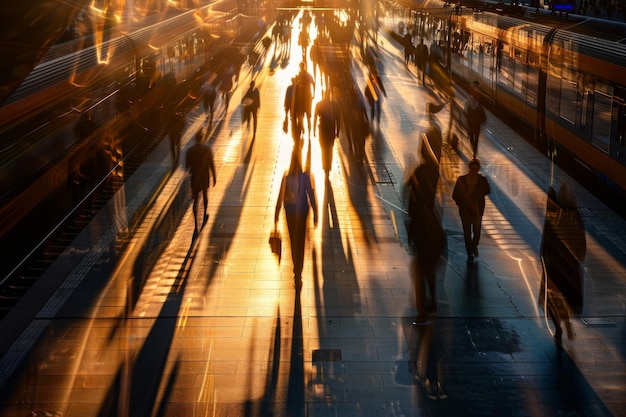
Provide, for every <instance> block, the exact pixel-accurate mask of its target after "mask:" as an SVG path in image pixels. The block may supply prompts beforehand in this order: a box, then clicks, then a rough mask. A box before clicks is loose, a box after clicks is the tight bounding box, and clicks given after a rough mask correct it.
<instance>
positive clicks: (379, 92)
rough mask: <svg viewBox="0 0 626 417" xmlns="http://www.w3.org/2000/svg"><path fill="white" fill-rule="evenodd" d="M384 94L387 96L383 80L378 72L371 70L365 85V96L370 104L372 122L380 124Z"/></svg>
mask: <svg viewBox="0 0 626 417" xmlns="http://www.w3.org/2000/svg"><path fill="white" fill-rule="evenodd" d="M383 96H385V97H386V96H387V92H386V91H385V87H384V86H383V81H382V79H381V78H380V76H379V75H378V74H377V73H376V74H375V73H373V72H370V75H369V76H368V78H367V84H366V86H365V98H366V99H367V102H368V103H369V106H370V123H374V122H377V123H379V124H380V114H381V109H382V100H383Z"/></svg>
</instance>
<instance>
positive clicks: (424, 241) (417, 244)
mask: <svg viewBox="0 0 626 417" xmlns="http://www.w3.org/2000/svg"><path fill="white" fill-rule="evenodd" d="M438 182H439V162H438V161H437V160H436V159H435V158H434V157H431V156H427V157H426V158H423V161H422V163H420V164H419V165H418V166H417V168H416V169H415V170H414V171H413V173H412V174H411V176H410V177H409V180H408V186H409V191H410V192H409V204H408V206H409V226H408V240H409V244H410V245H411V248H412V249H413V252H414V255H415V256H414V259H413V262H412V272H413V277H414V286H415V304H416V307H417V311H418V315H417V319H416V323H418V324H422V323H425V322H426V321H427V315H428V313H429V311H436V310H437V291H436V286H435V283H436V276H435V268H436V266H437V263H438V261H439V257H440V256H441V252H442V251H443V248H444V247H445V241H446V236H445V232H444V230H443V227H442V226H441V219H440V217H439V215H438V213H437V211H436V209H435V196H436V193H437V183H438ZM426 287H428V292H429V294H430V307H428V306H427V304H426Z"/></svg>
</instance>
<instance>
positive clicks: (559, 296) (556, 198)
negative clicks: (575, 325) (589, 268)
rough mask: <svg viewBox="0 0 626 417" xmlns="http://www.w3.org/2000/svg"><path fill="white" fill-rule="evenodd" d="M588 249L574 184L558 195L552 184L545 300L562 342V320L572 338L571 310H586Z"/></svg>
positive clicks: (543, 251)
mask: <svg viewBox="0 0 626 417" xmlns="http://www.w3.org/2000/svg"><path fill="white" fill-rule="evenodd" d="M586 251H587V240H586V236H585V227H584V224H583V220H582V216H581V215H580V211H579V209H578V203H577V201H576V195H575V193H574V190H573V188H572V186H571V185H570V183H569V182H563V183H562V184H561V185H560V187H559V192H558V195H557V194H556V193H555V191H554V189H553V188H552V187H550V189H549V191H548V203H547V207H546V218H545V222H544V228H543V236H542V241H541V257H542V261H543V264H544V268H545V269H544V277H543V279H542V289H541V294H542V298H541V299H542V300H545V304H546V309H547V313H548V315H549V316H550V318H551V319H552V321H553V323H554V326H555V333H554V340H555V341H556V342H557V343H558V344H559V345H560V344H561V340H562V334H563V328H562V326H561V322H562V321H563V322H565V328H566V330H567V336H568V338H569V339H571V338H573V333H572V329H571V326H570V322H569V316H570V311H572V312H574V313H575V314H580V313H581V312H582V306H583V273H582V264H583V262H584V260H585V255H586ZM543 297H545V299H543Z"/></svg>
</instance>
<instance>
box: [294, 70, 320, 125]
mask: <svg viewBox="0 0 626 417" xmlns="http://www.w3.org/2000/svg"><path fill="white" fill-rule="evenodd" d="M314 96H315V80H314V79H313V76H312V75H311V74H310V73H309V72H308V71H307V70H306V62H304V61H302V62H300V72H299V73H298V75H297V76H296V101H295V110H296V115H297V117H298V118H299V120H301V122H300V123H299V124H300V126H301V125H302V121H303V118H304V115H306V127H307V130H308V132H309V137H310V135H311V107H312V106H313V97H314Z"/></svg>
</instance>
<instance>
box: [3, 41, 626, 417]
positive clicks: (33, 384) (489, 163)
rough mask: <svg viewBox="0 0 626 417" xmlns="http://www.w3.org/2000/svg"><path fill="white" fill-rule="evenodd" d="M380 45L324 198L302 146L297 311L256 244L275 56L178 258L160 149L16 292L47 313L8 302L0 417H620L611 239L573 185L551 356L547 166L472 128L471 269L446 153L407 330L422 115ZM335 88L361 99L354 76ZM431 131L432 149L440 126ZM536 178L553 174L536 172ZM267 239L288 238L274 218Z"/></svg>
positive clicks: (399, 66)
mask: <svg viewBox="0 0 626 417" xmlns="http://www.w3.org/2000/svg"><path fill="white" fill-rule="evenodd" d="M379 45H380V62H379V64H380V69H381V74H382V76H383V80H384V81H385V87H386V89H387V93H388V96H387V98H386V99H385V101H384V103H383V117H382V120H381V123H380V126H379V127H377V128H375V130H374V134H373V138H372V139H371V140H370V141H369V142H368V144H367V157H368V158H367V163H366V165H365V167H363V168H360V167H358V166H357V165H356V164H355V162H354V158H353V157H352V155H351V154H350V153H349V152H348V151H347V149H346V148H347V146H346V144H345V143H343V142H338V143H336V146H335V158H334V165H333V169H332V172H331V175H330V181H329V182H328V183H325V181H324V180H323V174H321V168H320V162H319V160H320V156H319V148H318V145H317V139H316V138H314V137H311V142H310V143H311V147H310V160H311V171H312V174H313V176H314V180H315V185H316V192H317V197H318V208H319V210H320V222H319V224H318V226H317V227H314V226H313V224H312V222H310V225H309V232H310V233H309V236H308V239H307V243H306V259H305V271H304V274H303V287H302V290H301V291H296V289H295V287H294V283H293V278H292V271H291V262H290V249H289V245H288V243H287V242H285V247H284V250H283V257H282V259H281V262H280V263H279V262H278V260H277V258H276V257H275V256H274V255H273V254H272V253H271V251H270V248H269V245H268V237H269V234H270V232H271V230H272V229H273V217H274V207H275V203H276V199H277V196H278V190H279V185H280V178H281V175H282V173H283V172H284V170H285V169H286V167H287V165H288V163H289V157H290V154H291V151H292V146H293V145H292V144H293V142H292V140H291V139H290V137H289V136H288V135H286V134H284V133H283V132H282V118H283V113H282V99H283V94H284V91H285V89H286V86H287V83H288V82H289V79H290V77H291V76H293V75H295V73H296V71H297V65H298V62H299V59H298V57H299V56H300V51H299V47H298V46H296V45H295V43H294V46H293V47H292V55H291V59H290V60H288V61H277V60H273V59H272V57H271V56H270V57H268V59H267V61H266V65H265V66H264V67H263V69H262V70H260V71H259V72H258V73H257V74H256V75H255V77H256V78H255V79H256V82H257V85H258V86H259V88H260V90H261V95H262V106H261V110H260V114H259V131H258V134H257V138H256V140H255V141H254V142H253V141H252V140H251V133H250V132H249V130H246V128H245V126H243V127H242V125H241V106H239V105H238V104H239V99H240V97H241V95H242V94H243V91H242V88H243V87H241V86H246V85H247V84H248V81H249V80H250V77H251V76H252V75H251V73H250V71H249V70H248V71H247V72H246V73H245V75H244V77H243V79H242V81H241V84H240V87H239V88H238V89H237V90H236V91H235V93H234V96H233V98H232V101H231V105H230V107H229V110H228V112H224V110H221V111H220V113H219V114H218V117H217V122H216V126H214V127H215V130H214V132H215V133H214V134H213V135H212V136H211V138H210V144H211V146H212V148H213V150H214V153H215V157H216V161H217V168H218V183H217V186H216V187H215V188H212V189H211V192H210V204H209V213H210V217H209V221H208V223H207V224H206V226H205V227H204V228H203V230H202V232H201V233H200V236H199V238H198V239H197V240H195V241H192V232H193V218H192V214H191V201H190V197H189V189H188V184H187V178H186V176H185V172H184V170H183V169H182V167H181V166H179V167H177V168H176V169H175V170H172V162H171V160H170V158H169V156H168V154H167V152H168V151H167V143H163V144H162V146H161V147H160V148H159V149H157V150H156V151H155V153H154V155H153V156H152V157H151V159H150V160H149V161H148V162H146V164H144V166H143V167H142V169H141V170H140V171H139V172H138V173H137V174H136V176H135V177H133V178H132V179H131V180H130V181H129V182H128V184H127V185H126V186H125V188H124V190H123V191H124V192H123V193H120V194H119V196H118V198H116V200H115V201H114V202H112V203H111V205H110V207H108V208H107V209H106V210H104V211H103V212H102V213H100V214H99V216H98V218H97V219H96V220H95V221H94V222H93V223H92V224H91V225H90V228H89V229H88V230H86V231H85V233H83V235H81V237H80V238H79V239H77V240H76V242H75V243H74V245H73V247H72V248H70V250H68V251H67V252H66V254H65V255H64V256H63V257H62V258H61V259H60V260H59V262H57V263H56V264H55V265H54V266H53V267H52V268H51V269H50V270H49V271H47V273H46V275H45V279H43V280H41V281H42V282H41V283H39V284H38V286H37V287H36V289H35V290H34V291H38V292H39V293H40V294H41V293H47V294H49V296H46V298H45V303H42V304H41V305H37V304H36V303H34V302H30V303H28V304H26V303H22V304H21V305H20V306H18V308H16V309H15V311H12V312H11V314H9V315H8V316H7V317H6V318H5V319H4V320H3V322H2V323H0V325H1V327H2V334H4V335H7V336H6V338H5V340H4V341H3V342H2V346H3V349H2V355H3V356H2V358H1V359H0V384H1V388H0V389H1V391H0V400H1V403H0V415H1V416H3V417H13V416H39V415H52V416H64V417H73V416H132V417H136V416H163V417H169V416H196V415H202V416H206V415H215V416H316V417H317V416H372V417H379V416H626V395H624V394H625V392H626V390H625V387H626V361H625V357H626V355H625V354H626V344H625V343H624V341H625V339H626V320H625V317H626V314H625V310H626V302H625V300H626V283H625V282H624V277H625V276H626V244H625V241H626V239H625V233H626V223H625V222H624V220H623V219H621V218H619V217H618V216H617V215H615V213H613V212H612V211H611V210H609V209H608V208H607V207H606V206H605V205H604V204H603V203H602V202H600V201H598V200H597V199H595V198H594V197H593V196H592V195H591V194H589V193H588V192H587V191H586V190H584V189H582V188H581V187H579V186H578V185H575V187H576V192H577V197H578V199H579V202H580V204H581V206H582V210H583V214H584V220H585V226H586V231H587V244H588V251H587V257H586V262H585V271H586V281H585V309H584V312H583V314H582V316H581V318H580V319H575V320H573V321H572V324H573V327H574V332H575V335H576V337H575V339H573V340H567V339H566V340H565V341H564V343H563V347H562V349H559V348H558V347H557V346H556V345H555V343H554V341H553V338H552V335H551V330H550V329H551V328H550V326H548V325H547V323H546V320H545V317H544V314H543V309H542V308H541V306H539V305H538V301H537V295H538V293H539V287H540V277H541V263H540V261H539V257H538V252H539V245H540V240H541V230H542V224H543V217H544V209H545V201H546V189H547V187H548V185H549V183H550V178H551V172H552V171H551V164H550V161H549V160H548V159H547V158H546V157H545V156H543V155H541V154H539V153H538V152H537V151H536V150H535V149H534V148H533V147H531V146H529V145H528V144H527V143H526V142H524V141H523V140H522V139H521V138H519V137H518V136H517V135H516V134H515V133H514V132H513V131H511V130H510V129H509V128H508V127H506V126H505V125H504V124H502V123H501V122H500V121H499V120H497V119H496V118H495V117H494V116H493V115H489V119H488V123H487V126H486V130H485V132H484V135H483V137H482V140H481V144H480V148H479V157H480V158H481V160H482V162H483V166H482V172H483V173H484V174H485V175H486V176H487V177H488V179H489V181H490V183H491V187H492V193H491V195H490V196H489V200H488V203H487V210H486V214H485V218H484V231H483V236H482V240H481V244H480V251H481V252H480V255H481V256H480V259H479V261H478V262H477V264H476V265H473V266H468V265H467V264H466V263H465V255H464V247H463V239H462V233H461V225H460V220H459V219H458V215H457V211H456V206H455V205H454V203H453V202H452V200H451V190H452V187H453V185H454V181H455V180H456V177H457V176H458V175H459V174H460V173H464V171H465V166H466V163H467V160H468V158H467V155H468V152H467V150H468V149H467V145H466V144H465V143H462V144H461V147H460V149H459V151H458V152H456V151H454V150H453V149H451V148H449V147H447V146H445V147H444V155H443V157H442V169H441V175H442V176H441V180H440V188H439V193H438V196H437V205H438V207H439V208H440V212H441V214H442V218H443V225H444V228H445V231H446V234H447V248H446V250H445V253H444V254H443V256H442V259H441V260H440V262H439V266H438V269H437V297H438V310H437V313H436V315H433V316H432V317H431V319H430V323H429V324H428V325H422V326H415V325H413V323H412V321H413V318H414V317H415V314H416V309H415V303H414V301H413V300H414V295H413V294H414V290H413V284H412V281H411V274H410V264H411V262H412V257H411V254H410V252H409V251H408V249H407V245H406V236H405V232H404V226H403V221H404V218H405V214H404V205H405V204H404V201H405V198H404V195H405V194H404V193H405V191H404V187H403V180H404V177H405V172H407V171H408V170H409V169H411V168H412V167H413V165H414V163H415V161H416V160H417V145H418V143H419V138H420V132H422V131H424V129H425V128H426V126H427V119H426V115H425V104H426V103H427V102H428V101H432V100H439V99H440V98H439V96H438V95H437V92H436V91H433V90H432V89H431V88H429V87H422V86H419V85H418V83H417V78H416V75H415V71H414V69H413V68H407V67H405V66H404V65H403V63H402V58H401V55H400V54H401V51H400V50H399V48H398V46H397V45H396V44H394V42H393V41H392V40H391V39H389V38H387V37H385V36H383V35H381V37H380V38H379ZM352 52H353V53H356V50H353V51H352ZM270 53H271V51H270ZM352 70H353V73H354V75H355V77H356V79H357V80H358V81H359V83H360V85H364V81H363V71H362V68H361V67H360V65H358V64H355V65H354V67H353V68H352ZM320 94H321V89H320V88H318V89H317V91H316V96H317V99H319V97H320ZM459 97H460V96H459ZM437 116H438V119H439V122H440V124H441V126H442V127H444V134H445V133H446V132H447V126H448V118H449V114H448V111H447V109H444V110H443V111H442V112H440V113H439V114H438V115H437ZM203 123H204V115H203V114H202V112H201V110H200V109H195V110H194V111H192V112H191V113H190V114H188V117H187V125H188V129H187V133H186V135H185V140H187V141H188V140H189V138H190V137H191V136H192V135H193V133H194V132H195V131H196V130H197V129H198V128H199V127H200V126H201V125H202V124H203ZM188 143H189V142H187V145H186V146H188ZM308 143H309V142H306V143H305V146H304V147H303V152H305V154H304V155H305V157H306V156H307V155H309V154H308V153H307V152H308V149H309V147H308ZM554 178H555V183H558V182H559V181H560V180H561V179H564V178H567V175H565V174H563V173H562V172H561V171H560V170H559V169H558V168H556V169H555V171H554ZM127 227H128V228H127ZM127 230H130V231H131V232H132V233H131V238H130V241H129V243H128V245H126V246H125V247H124V250H122V251H120V250H119V249H118V248H119V247H120V245H118V244H117V243H118V242H117V240H118V239H119V237H120V236H122V235H123V233H120V232H124V233H125V232H126V231H127ZM279 230H280V232H281V233H282V235H283V236H287V229H286V224H285V220H284V216H282V217H281V221H280V222H279ZM416 364H419V366H420V369H425V373H424V375H423V377H422V379H421V380H420V381H417V380H415V378H414V376H413V375H414V373H415V372H414V371H415V369H416ZM425 377H428V381H429V382H430V383H431V384H430V387H431V388H433V390H432V392H429V391H428V390H427V388H428V386H423V384H422V383H425V382H426V379H425ZM437 381H438V382H440V383H441V386H442V387H443V390H442V391H439V392H437V391H436V390H435V388H436V384H435V382H437ZM444 393H445V395H444ZM431 397H432V398H431Z"/></svg>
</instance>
